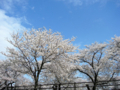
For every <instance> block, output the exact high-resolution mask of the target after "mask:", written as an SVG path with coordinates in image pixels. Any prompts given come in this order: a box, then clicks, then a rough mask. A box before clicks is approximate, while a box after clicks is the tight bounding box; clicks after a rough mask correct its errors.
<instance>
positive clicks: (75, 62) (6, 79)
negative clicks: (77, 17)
mask: <svg viewBox="0 0 120 90" xmlns="http://www.w3.org/2000/svg"><path fill="white" fill-rule="evenodd" d="M11 37H12V40H8V42H9V43H10V44H12V45H13V47H12V48H10V47H7V49H6V50H7V52H2V54H3V55H5V56H6V60H1V61H0V67H1V68H0V83H1V84H0V85H2V84H4V85H8V84H9V83H12V82H14V83H15V85H25V84H29V85H30V84H34V88H35V89H36V88H37V86H38V84H40V83H65V82H75V78H76V74H78V72H79V74H80V77H82V76H84V77H85V78H86V79H87V80H88V81H91V82H92V85H93V87H92V90H96V87H97V84H98V83H99V81H100V80H108V81H109V80H112V79H114V78H115V77H116V76H117V75H118V73H119V68H120V67H119V61H120V37H117V36H115V37H114V38H112V40H110V41H109V43H97V42H95V43H93V44H91V45H87V46H86V48H85V49H82V50H80V49H79V47H76V46H74V45H73V44H72V41H74V39H75V38H72V39H71V40H70V39H63V36H62V35H61V34H60V33H58V32H56V33H53V32H52V31H51V30H46V29H45V28H44V29H38V30H35V29H32V30H31V31H25V32H23V33H22V34H20V33H14V34H12V35H11ZM78 51H79V52H78ZM76 72H77V73H76ZM24 75H28V76H29V77H31V79H32V80H33V82H32V81H30V80H27V79H26V78H25V77H24Z"/></svg>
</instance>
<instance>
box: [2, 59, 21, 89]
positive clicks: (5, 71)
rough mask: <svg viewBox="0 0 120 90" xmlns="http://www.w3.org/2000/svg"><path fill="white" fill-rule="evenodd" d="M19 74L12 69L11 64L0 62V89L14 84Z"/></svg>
mask: <svg viewBox="0 0 120 90" xmlns="http://www.w3.org/2000/svg"><path fill="white" fill-rule="evenodd" d="M18 77H21V74H20V73H19V72H17V71H15V70H14V69H12V66H11V63H10V62H9V61H8V60H5V61H0V82H1V84H0V87H1V88H2V87H3V88H6V87H8V86H9V85H10V84H13V83H16V82H18V81H16V80H17V78H18Z"/></svg>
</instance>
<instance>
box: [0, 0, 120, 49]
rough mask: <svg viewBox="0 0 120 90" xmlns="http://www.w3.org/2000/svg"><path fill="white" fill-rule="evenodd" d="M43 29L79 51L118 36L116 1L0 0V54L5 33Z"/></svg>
mask: <svg viewBox="0 0 120 90" xmlns="http://www.w3.org/2000/svg"><path fill="white" fill-rule="evenodd" d="M43 26H44V27H46V28H47V29H49V28H51V29H52V30H53V32H56V31H58V32H61V34H62V35H63V36H64V38H65V39H68V38H71V37H72V36H74V37H76V40H75V41H74V45H80V46H81V47H80V48H84V45H88V44H91V43H94V42H96V41H97V42H100V43H102V42H106V41H107V40H110V39H111V37H114V35H117V36H120V0H0V42H1V45H0V47H1V49H0V51H5V47H7V46H10V44H8V43H7V42H6V41H5V38H6V37H8V38H10V35H9V33H12V32H13V31H18V30H19V31H23V30H30V29H31V28H36V29H37V28H42V27H43Z"/></svg>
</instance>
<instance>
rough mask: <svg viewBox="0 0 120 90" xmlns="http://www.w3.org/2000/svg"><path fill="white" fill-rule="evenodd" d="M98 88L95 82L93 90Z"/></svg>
mask: <svg viewBox="0 0 120 90" xmlns="http://www.w3.org/2000/svg"><path fill="white" fill-rule="evenodd" d="M96 87H97V83H96V82H95V83H94V86H93V89H92V90H96Z"/></svg>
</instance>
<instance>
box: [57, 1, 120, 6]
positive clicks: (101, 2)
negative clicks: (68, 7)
mask: <svg viewBox="0 0 120 90" xmlns="http://www.w3.org/2000/svg"><path fill="white" fill-rule="evenodd" d="M57 1H64V2H66V3H69V4H73V5H74V6H82V5H83V4H84V5H91V4H94V3H100V4H101V5H104V4H106V3H107V2H108V1H114V0H57ZM116 1H117V0H116ZM118 1H120V0H118Z"/></svg>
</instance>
